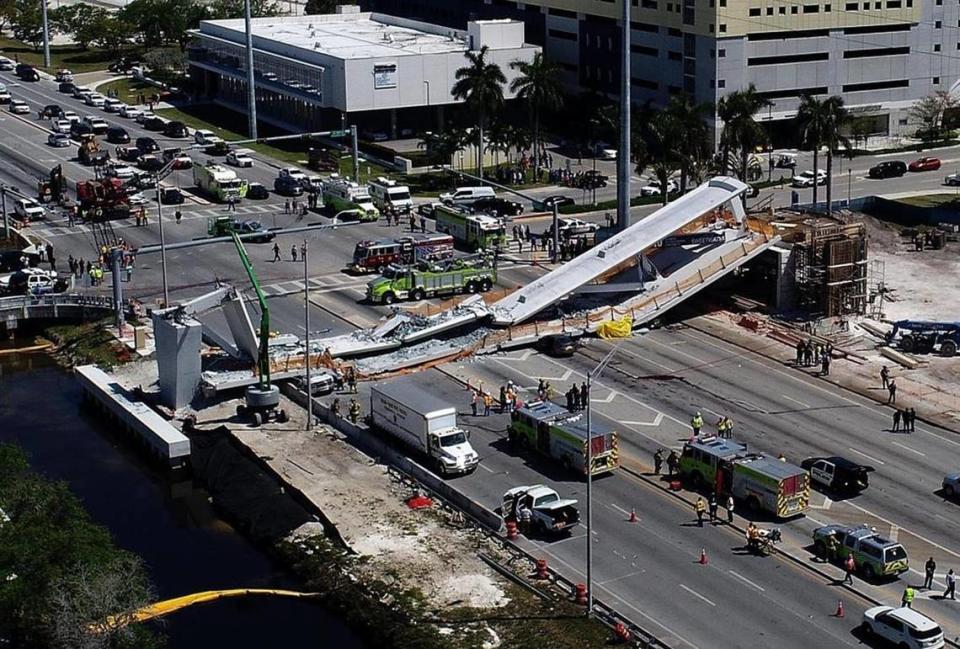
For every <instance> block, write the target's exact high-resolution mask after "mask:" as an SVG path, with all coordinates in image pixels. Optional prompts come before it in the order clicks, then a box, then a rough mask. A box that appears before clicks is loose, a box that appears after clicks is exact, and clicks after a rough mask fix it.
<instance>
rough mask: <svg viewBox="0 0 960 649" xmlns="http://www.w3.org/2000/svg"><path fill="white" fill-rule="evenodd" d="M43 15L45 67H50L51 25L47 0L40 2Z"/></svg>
mask: <svg viewBox="0 0 960 649" xmlns="http://www.w3.org/2000/svg"><path fill="white" fill-rule="evenodd" d="M40 9H41V12H42V13H43V67H45V68H49V67H50V25H49V23H48V22H47V0H40Z"/></svg>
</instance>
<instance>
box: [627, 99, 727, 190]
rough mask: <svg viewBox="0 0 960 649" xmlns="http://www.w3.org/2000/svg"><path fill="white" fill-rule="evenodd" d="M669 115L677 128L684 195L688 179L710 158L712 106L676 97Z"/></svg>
mask: <svg viewBox="0 0 960 649" xmlns="http://www.w3.org/2000/svg"><path fill="white" fill-rule="evenodd" d="M667 113H668V114H669V115H670V116H671V117H672V118H673V122H674V124H675V126H676V135H677V141H676V145H675V148H676V151H677V157H678V161H679V163H680V193H681V194H683V193H685V192H686V191H687V179H688V178H689V177H690V176H691V175H693V172H694V169H695V168H696V167H697V166H698V165H699V164H700V163H701V161H702V160H704V159H705V158H706V157H707V156H708V152H707V149H708V148H710V147H709V139H710V133H709V131H708V129H707V118H708V117H709V116H710V104H695V103H693V102H692V101H691V100H690V98H689V97H688V96H687V95H674V96H672V97H671V98H670V103H669V105H668V106H667ZM631 123H632V121H631Z"/></svg>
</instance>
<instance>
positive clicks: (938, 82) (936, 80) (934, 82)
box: [933, 77, 940, 86]
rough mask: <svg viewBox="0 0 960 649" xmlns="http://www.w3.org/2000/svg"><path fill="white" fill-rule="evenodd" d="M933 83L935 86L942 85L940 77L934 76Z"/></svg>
mask: <svg viewBox="0 0 960 649" xmlns="http://www.w3.org/2000/svg"><path fill="white" fill-rule="evenodd" d="M933 85H935V86H939V85H940V77H934V78H933Z"/></svg>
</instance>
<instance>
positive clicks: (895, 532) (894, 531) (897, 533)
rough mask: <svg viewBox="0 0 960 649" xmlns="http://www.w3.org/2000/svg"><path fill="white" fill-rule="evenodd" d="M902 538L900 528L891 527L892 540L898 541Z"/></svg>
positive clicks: (897, 526)
mask: <svg viewBox="0 0 960 649" xmlns="http://www.w3.org/2000/svg"><path fill="white" fill-rule="evenodd" d="M899 537H900V526H899V525H891V526H890V540H891V541H896V540H897V539H898V538H899Z"/></svg>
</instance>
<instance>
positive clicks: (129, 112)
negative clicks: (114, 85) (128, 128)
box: [119, 104, 143, 119]
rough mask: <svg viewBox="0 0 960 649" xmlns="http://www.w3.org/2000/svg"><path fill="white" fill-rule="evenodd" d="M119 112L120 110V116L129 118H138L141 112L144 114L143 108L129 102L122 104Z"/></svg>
mask: <svg viewBox="0 0 960 649" xmlns="http://www.w3.org/2000/svg"><path fill="white" fill-rule="evenodd" d="M119 112H120V117H126V118H127V119H136V118H137V117H139V116H140V115H141V114H143V111H142V110H140V109H139V108H137V107H135V106H130V105H128V104H124V105H123V106H121V107H120V111H119Z"/></svg>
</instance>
